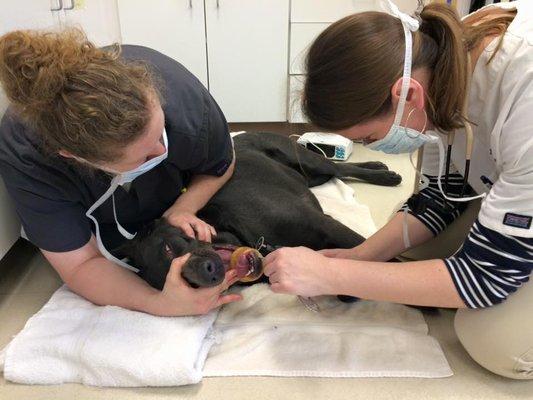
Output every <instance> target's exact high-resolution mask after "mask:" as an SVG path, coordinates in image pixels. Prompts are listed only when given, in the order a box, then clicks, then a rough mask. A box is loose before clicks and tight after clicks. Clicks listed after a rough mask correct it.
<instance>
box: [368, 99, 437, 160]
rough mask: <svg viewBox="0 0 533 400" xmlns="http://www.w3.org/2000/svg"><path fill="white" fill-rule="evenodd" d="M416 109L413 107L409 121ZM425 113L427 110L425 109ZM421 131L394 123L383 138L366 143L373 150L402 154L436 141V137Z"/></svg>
mask: <svg viewBox="0 0 533 400" xmlns="http://www.w3.org/2000/svg"><path fill="white" fill-rule="evenodd" d="M413 111H415V109H412V110H411V112H410V113H409V115H408V116H407V121H406V122H405V123H406V125H407V122H408V121H409V117H410V116H411V114H412V113H413ZM424 114H425V111H424ZM426 122H427V115H426ZM426 122H425V123H424V127H423V128H422V132H423V131H424V130H425V128H426ZM422 132H420V131H417V130H416V129H413V128H408V127H407V126H400V125H398V124H395V123H393V124H392V126H391V128H390V129H389V132H388V133H387V134H386V135H385V137H384V138H383V139H380V140H376V141H375V142H372V143H369V144H368V145H366V147H368V148H369V149H371V150H376V151H382V152H383V153H387V154H400V153H412V152H413V151H415V150H416V149H418V148H419V147H421V146H423V145H425V144H426V143H430V142H434V141H435V140H434V138H433V137H430V136H427V135H424V133H422Z"/></svg>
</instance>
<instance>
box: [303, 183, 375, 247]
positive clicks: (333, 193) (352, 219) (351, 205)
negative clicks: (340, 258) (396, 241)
mask: <svg viewBox="0 0 533 400" xmlns="http://www.w3.org/2000/svg"><path fill="white" fill-rule="evenodd" d="M311 192H313V194H314V195H315V197H316V198H317V200H318V202H319V203H320V206H321V207H322V210H323V211H324V214H327V215H329V216H330V217H332V218H335V219H336V220H337V221H340V222H342V223H343V224H344V225H346V226H347V227H348V228H350V229H351V230H352V231H354V232H357V233H359V234H360V235H361V236H363V237H365V238H367V237H369V236H372V235H373V234H374V233H375V232H376V230H377V228H376V225H375V224H374V220H373V219H372V215H371V214H370V210H369V208H368V207H367V206H365V205H364V204H361V203H359V202H358V201H357V200H355V197H354V196H355V193H354V190H353V189H352V188H351V187H350V186H348V185H347V184H346V183H344V182H343V181H341V180H340V179H337V178H333V179H330V180H329V181H328V182H326V183H324V184H323V185H320V186H315V187H314V188H311Z"/></svg>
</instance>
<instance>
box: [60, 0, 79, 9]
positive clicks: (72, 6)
mask: <svg viewBox="0 0 533 400" xmlns="http://www.w3.org/2000/svg"><path fill="white" fill-rule="evenodd" d="M75 6H76V4H75V3H74V0H70V7H65V8H63V10H65V11H68V10H74V7H75Z"/></svg>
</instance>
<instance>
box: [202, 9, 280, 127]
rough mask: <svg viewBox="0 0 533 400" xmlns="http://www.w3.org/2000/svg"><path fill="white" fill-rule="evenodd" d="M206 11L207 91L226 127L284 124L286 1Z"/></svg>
mask: <svg viewBox="0 0 533 400" xmlns="http://www.w3.org/2000/svg"><path fill="white" fill-rule="evenodd" d="M205 6H206V26H207V55H208V65H209V90H210V92H211V94H212V95H213V97H214V98H215V99H216V101H217V102H218V104H219V105H220V107H221V108H222V111H223V112H224V114H225V115H226V118H227V119H228V121H231V122H264V121H286V120H287V83H288V76H287V59H288V42H289V0H205Z"/></svg>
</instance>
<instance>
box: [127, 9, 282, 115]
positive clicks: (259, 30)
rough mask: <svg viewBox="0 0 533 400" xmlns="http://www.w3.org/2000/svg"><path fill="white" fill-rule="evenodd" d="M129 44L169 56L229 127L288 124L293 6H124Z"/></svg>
mask: <svg viewBox="0 0 533 400" xmlns="http://www.w3.org/2000/svg"><path fill="white" fill-rule="evenodd" d="M118 9H119V19H120V28H121V32H122V43H124V44H141V45H144V46H148V47H151V48H154V49H156V50H159V51H161V52H162V53H164V54H166V55H168V56H169V57H172V58H174V59H175V60H177V61H179V62H181V63H182V64H183V65H184V66H185V67H187V68H188V69H189V70H190V71H191V72H192V73H193V74H194V75H196V76H197V77H198V78H199V79H200V81H201V82H202V83H203V84H204V85H205V86H206V87H208V89H209V91H210V92H211V94H212V95H213V97H214V98H215V99H216V101H217V102H218V104H219V105H220V107H221V108H222V111H223V112H224V114H225V116H226V119H227V120H228V121H229V122H258V121H286V120H287V116H286V109H287V81H288V76H287V59H288V41H289V33H288V32H289V0H159V1H157V2H151V3H148V2H146V1H144V0H119V2H118Z"/></svg>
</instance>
